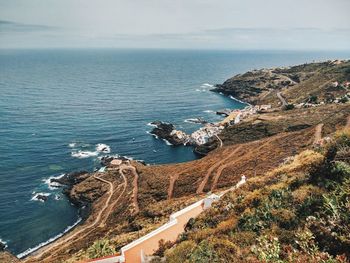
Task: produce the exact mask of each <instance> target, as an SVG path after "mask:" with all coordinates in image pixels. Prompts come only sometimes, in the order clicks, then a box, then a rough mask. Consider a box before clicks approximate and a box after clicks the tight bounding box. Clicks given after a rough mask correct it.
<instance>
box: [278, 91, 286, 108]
mask: <svg viewBox="0 0 350 263" xmlns="http://www.w3.org/2000/svg"><path fill="white" fill-rule="evenodd" d="M277 97H278V99H279V100H280V101H281V103H282V107H285V106H287V105H288V103H287V101H286V100H285V98H283V97H282V95H281V92H277Z"/></svg>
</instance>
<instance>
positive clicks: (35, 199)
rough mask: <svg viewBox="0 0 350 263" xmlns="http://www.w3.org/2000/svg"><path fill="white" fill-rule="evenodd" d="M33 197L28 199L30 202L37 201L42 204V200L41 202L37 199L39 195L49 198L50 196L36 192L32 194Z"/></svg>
mask: <svg viewBox="0 0 350 263" xmlns="http://www.w3.org/2000/svg"><path fill="white" fill-rule="evenodd" d="M32 194H33V197H32V198H31V199H30V200H32V201H39V202H44V200H41V199H39V198H38V197H39V196H40V195H41V196H46V197H48V196H50V195H51V194H50V193H36V192H33V193H32Z"/></svg>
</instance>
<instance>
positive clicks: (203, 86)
mask: <svg viewBox="0 0 350 263" xmlns="http://www.w3.org/2000/svg"><path fill="white" fill-rule="evenodd" d="M213 87H214V85H211V84H209V83H204V84H202V85H201V88H213Z"/></svg>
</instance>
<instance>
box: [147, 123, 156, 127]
mask: <svg viewBox="0 0 350 263" xmlns="http://www.w3.org/2000/svg"><path fill="white" fill-rule="evenodd" d="M147 125H148V126H151V127H158V126H157V125H155V124H153V123H152V122H149V123H147Z"/></svg>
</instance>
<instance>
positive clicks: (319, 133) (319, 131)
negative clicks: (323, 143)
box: [314, 123, 323, 144]
mask: <svg viewBox="0 0 350 263" xmlns="http://www.w3.org/2000/svg"><path fill="white" fill-rule="evenodd" d="M322 128H323V123H320V124H318V125H317V126H316V128H315V135H314V144H318V143H319V142H320V140H321V139H322Z"/></svg>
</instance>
